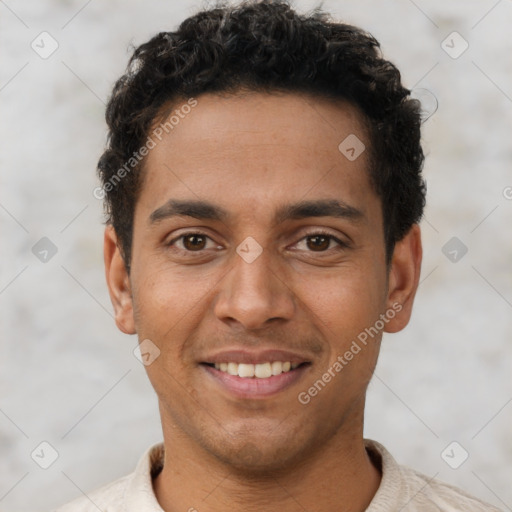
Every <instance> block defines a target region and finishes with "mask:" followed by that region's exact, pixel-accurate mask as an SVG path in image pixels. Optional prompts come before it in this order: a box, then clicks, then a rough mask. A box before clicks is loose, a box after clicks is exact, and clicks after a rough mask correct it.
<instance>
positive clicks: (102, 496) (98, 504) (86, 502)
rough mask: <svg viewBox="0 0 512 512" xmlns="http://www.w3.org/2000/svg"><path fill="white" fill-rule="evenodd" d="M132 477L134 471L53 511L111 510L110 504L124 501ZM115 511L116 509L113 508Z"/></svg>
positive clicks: (83, 511) (87, 511)
mask: <svg viewBox="0 0 512 512" xmlns="http://www.w3.org/2000/svg"><path fill="white" fill-rule="evenodd" d="M132 477H133V473H131V474H129V475H126V476H123V477H121V478H118V479H117V480H115V481H113V482H111V483H109V484H107V485H104V486H103V487H100V488H99V489H96V490H95V491H92V492H90V493H87V494H84V495H83V496H81V497H79V498H77V499H75V500H73V501H71V502H69V503H67V504H66V505H63V506H62V507H60V508H58V509H56V510H55V511H53V512H98V510H101V511H104V512H111V509H109V506H110V505H113V504H119V503H121V502H122V500H123V496H124V493H125V489H126V486H127V483H128V482H129V481H130V480H131V478H132ZM113 511H114V509H112V512H113ZM116 512H117V511H116Z"/></svg>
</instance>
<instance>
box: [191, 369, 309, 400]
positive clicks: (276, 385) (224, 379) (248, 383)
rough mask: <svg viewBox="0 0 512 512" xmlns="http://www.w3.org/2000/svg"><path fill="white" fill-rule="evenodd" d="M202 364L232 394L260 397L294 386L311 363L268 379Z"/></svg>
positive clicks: (244, 396) (240, 396)
mask: <svg viewBox="0 0 512 512" xmlns="http://www.w3.org/2000/svg"><path fill="white" fill-rule="evenodd" d="M200 366H201V367H202V368H203V369H204V370H206V371H207V372H208V374H209V375H211V376H212V377H213V378H214V379H215V380H216V381H217V382H218V383H219V384H220V385H221V386H222V387H223V388H224V389H226V390H227V391H229V392H230V393H231V394H232V395H235V396H236V397H238V398H252V399H258V398H267V397H269V396H272V395H275V394H277V393H279V392H280V391H283V390H285V389H286V388H288V387H290V386H292V385H293V384H295V383H296V382H297V381H298V380H299V379H300V378H301V377H302V376H303V375H304V372H305V371H307V369H308V368H309V366H310V365H309V364H305V365H302V366H299V367H298V368H295V370H290V371H288V372H283V373H281V374H279V375H272V377H267V378H266V379H258V378H255V377H253V378H245V377H239V376H238V375H230V374H229V373H226V372H222V371H220V370H217V369H216V368H213V367H211V366H208V365H206V364H202V365H200Z"/></svg>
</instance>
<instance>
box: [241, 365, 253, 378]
mask: <svg viewBox="0 0 512 512" xmlns="http://www.w3.org/2000/svg"><path fill="white" fill-rule="evenodd" d="M238 376H239V377H254V365H253V364H244V363H240V364H239V365H238Z"/></svg>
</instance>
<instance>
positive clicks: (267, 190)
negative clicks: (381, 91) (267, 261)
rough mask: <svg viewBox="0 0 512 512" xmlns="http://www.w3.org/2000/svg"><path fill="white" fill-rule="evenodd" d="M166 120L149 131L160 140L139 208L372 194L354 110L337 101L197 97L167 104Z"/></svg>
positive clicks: (256, 96) (147, 167)
mask: <svg viewBox="0 0 512 512" xmlns="http://www.w3.org/2000/svg"><path fill="white" fill-rule="evenodd" d="M194 103H195V105H194ZM186 104H189V105H194V106H193V107H191V108H184V107H183V106H184V105H186ZM166 121H167V124H159V123H155V125H154V126H153V129H152V130H153V131H152V133H155V130H159V131H158V132H157V133H158V134H159V138H160V139H161V140H159V138H158V137H153V139H154V140H155V147H154V148H153V149H151V151H150V152H149V154H148V155H147V157H146V160H145V163H144V173H145V178H144V184H143V187H142V192H141V195H140V198H139V203H140V208H143V209H146V208H151V207H152V206H154V205H155V204H158V203H163V202H165V201H167V200H168V199H169V198H171V197H175V198H179V199H192V198H193V199H199V198H212V197H215V198H217V199H218V201H217V202H223V201H224V202H225V203H226V205H229V203H230V202H233V201H236V200H240V198H244V200H245V201H246V202H247V201H251V204H252V203H253V202H254V203H257V204H261V203H262V202H267V203H268V202H272V201H274V200H275V201H276V202H278V203H284V202H286V201H288V199H290V196H293V198H294V199H296V200H299V199H311V198H313V197H312V196H311V195H313V196H314V195H317V196H318V195H321V196H322V197H324V198H333V199H341V200H345V199H347V198H349V197H350V198H351V199H352V202H354V201H356V202H359V203H362V205H363V206H364V203H365V197H366V196H368V194H371V193H372V189H371V186H370V182H369V179H368V172H367V165H368V150H367V149H364V148H369V140H368V136H367V132H366V130H365V129H364V123H363V121H362V117H361V114H360V113H359V111H358V110H357V109H356V108H355V107H353V106H351V105H349V104H347V103H345V102H337V103H335V102H333V101H330V100H326V99H320V98H316V97H312V96H309V95H303V94H289V93H288V94H275V93H273V94H267V93H254V92H250V93H243V94H242V93H240V94H237V95H230V96H226V95H224V96H220V95H214V94H203V95H200V96H198V97H197V98H195V100H194V102H190V101H188V102H187V99H185V100H182V102H179V101H178V102H174V103H173V105H172V109H171V111H170V114H169V115H168V116H167V118H166ZM164 123H165V120H164ZM165 128H167V129H165ZM347 141H348V142H347ZM347 149H348V150H349V152H348V153H347V152H346V150H347ZM351 149H353V151H352V152H351ZM359 153H360V154H359ZM354 156H355V158H354ZM310 196H311V197H310ZM252 200H254V201H252ZM347 202H348V201H347ZM246 204H247V203H246ZM254 207H256V206H254ZM137 208H139V204H138V206H137ZM228 209H229V206H228Z"/></svg>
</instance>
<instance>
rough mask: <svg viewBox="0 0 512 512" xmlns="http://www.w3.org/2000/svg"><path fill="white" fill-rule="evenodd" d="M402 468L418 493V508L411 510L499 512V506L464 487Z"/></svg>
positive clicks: (405, 478) (416, 500) (415, 500)
mask: <svg viewBox="0 0 512 512" xmlns="http://www.w3.org/2000/svg"><path fill="white" fill-rule="evenodd" d="M400 470H401V472H402V474H403V477H404V480H405V481H406V482H408V484H409V485H410V486H411V489H412V490H413V492H415V493H416V494H415V495H414V497H412V503H414V505H415V507H416V508H414V507H412V508H411V510H416V509H418V510H436V511H438V510H440V511H443V512H444V511H446V512H452V511H456V510H457V511H459V510H460V511H464V512H499V509H498V508H496V507H494V506H492V505H490V504H489V503H485V502H483V501H481V500H479V499H478V498H476V497H475V496H472V495H471V494H469V493H467V492H466V491H464V490H463V489H460V488H458V487H454V486H453V485H449V484H447V483H445V482H441V481H439V480H436V479H433V478H430V477H428V476H426V475H423V474H422V473H419V472H418V471H415V470H414V469H411V468H408V467H406V466H400ZM428 507H430V508H428Z"/></svg>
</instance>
